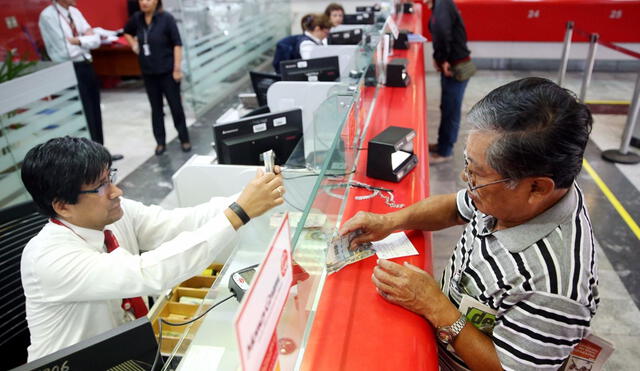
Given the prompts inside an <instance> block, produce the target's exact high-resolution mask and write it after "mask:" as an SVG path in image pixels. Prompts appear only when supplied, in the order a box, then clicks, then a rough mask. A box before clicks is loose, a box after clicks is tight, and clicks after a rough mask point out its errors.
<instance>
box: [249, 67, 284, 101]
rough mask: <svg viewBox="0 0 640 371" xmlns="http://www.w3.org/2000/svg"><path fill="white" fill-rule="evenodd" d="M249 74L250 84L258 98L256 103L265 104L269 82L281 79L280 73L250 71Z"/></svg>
mask: <svg viewBox="0 0 640 371" xmlns="http://www.w3.org/2000/svg"><path fill="white" fill-rule="evenodd" d="M249 76H250V77H251V85H253V91H254V92H255V93H256V98H257V99H258V105H259V106H266V105H267V90H269V86H271V84H273V83H274V82H276V81H280V80H281V78H280V75H276V74H273V73H264V72H256V71H250V72H249Z"/></svg>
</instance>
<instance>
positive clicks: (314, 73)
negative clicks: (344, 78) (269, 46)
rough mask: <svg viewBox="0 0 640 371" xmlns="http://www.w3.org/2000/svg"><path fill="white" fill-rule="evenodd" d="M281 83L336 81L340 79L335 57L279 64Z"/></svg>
mask: <svg viewBox="0 0 640 371" xmlns="http://www.w3.org/2000/svg"><path fill="white" fill-rule="evenodd" d="M280 73H281V74H282V81H336V80H338V79H339V78H340V62H339V60H338V57H337V56H331V57H323V58H311V59H295V60H291V61H282V62H280Z"/></svg>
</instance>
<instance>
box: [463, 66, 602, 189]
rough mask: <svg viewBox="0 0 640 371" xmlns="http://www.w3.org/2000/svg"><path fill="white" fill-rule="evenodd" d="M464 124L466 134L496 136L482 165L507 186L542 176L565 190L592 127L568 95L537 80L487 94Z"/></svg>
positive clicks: (584, 108)
mask: <svg viewBox="0 0 640 371" xmlns="http://www.w3.org/2000/svg"><path fill="white" fill-rule="evenodd" d="M467 120H468V121H469V123H470V124H471V130H476V131H491V132H495V133H497V134H498V137H497V139H496V140H495V141H494V142H493V143H492V144H491V145H490V146H489V148H488V149H487V152H486V160H487V162H488V163H489V165H490V166H491V167H492V168H493V169H495V170H496V171H497V172H498V173H499V174H501V175H502V176H504V177H506V178H510V179H511V180H513V181H518V180H520V179H523V178H527V177H532V176H547V177H550V178H551V179H553V181H554V182H555V186H556V188H568V187H570V186H571V184H572V183H573V181H574V179H575V178H576V177H577V176H578V173H579V172H580V170H581V168H582V157H583V155H584V149H585V147H586V145H587V141H588V140H589V134H590V132H591V127H592V124H593V118H592V117H591V112H590V111H589V108H587V106H586V105H584V104H582V103H580V102H579V101H578V99H577V98H576V96H575V94H574V93H572V92H570V91H569V90H567V89H563V88H562V87H560V86H558V85H557V84H555V83H554V82H552V81H550V80H548V79H544V78H538V77H529V78H524V79H520V80H517V81H513V82H511V83H508V84H506V85H503V86H501V87H499V88H497V89H495V90H493V91H491V92H490V93H489V94H487V96H486V97H484V98H483V99H482V100H480V101H479V102H478V103H476V104H475V105H474V106H473V108H471V111H470V112H469V114H468V115H467Z"/></svg>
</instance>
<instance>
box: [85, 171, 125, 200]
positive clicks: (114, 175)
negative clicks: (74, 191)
mask: <svg viewBox="0 0 640 371" xmlns="http://www.w3.org/2000/svg"><path fill="white" fill-rule="evenodd" d="M117 179H118V169H109V177H108V178H107V180H106V181H105V182H103V183H102V184H100V186H98V188H96V189H90V190H86V191H80V192H78V193H80V194H86V193H97V194H99V195H101V196H103V195H104V194H105V193H106V192H107V188H108V187H109V186H110V185H111V184H115V183H116V180H117Z"/></svg>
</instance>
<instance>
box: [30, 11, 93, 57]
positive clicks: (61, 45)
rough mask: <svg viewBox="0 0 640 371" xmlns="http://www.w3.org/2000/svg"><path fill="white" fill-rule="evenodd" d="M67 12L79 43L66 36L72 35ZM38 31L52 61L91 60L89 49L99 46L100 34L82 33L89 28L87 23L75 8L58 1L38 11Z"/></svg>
mask: <svg viewBox="0 0 640 371" xmlns="http://www.w3.org/2000/svg"><path fill="white" fill-rule="evenodd" d="M69 14H71V18H72V19H73V23H74V24H75V26H76V30H77V31H78V39H79V40H80V45H73V44H71V43H70V42H69V40H68V38H70V37H73V32H72V31H71V25H70V24H69ZM38 26H39V27H40V33H41V34H42V38H43V39H44V45H45V47H46V48H47V53H48V54H49V57H50V58H51V60H52V61H54V62H65V61H69V60H71V61H74V62H81V61H83V60H88V61H90V60H91V52H90V50H91V49H95V48H97V47H99V46H100V36H99V35H97V34H94V35H87V36H84V34H85V33H86V32H87V31H89V30H90V29H91V26H89V23H88V22H87V20H86V19H84V17H83V16H82V13H80V11H79V10H78V9H77V8H74V7H72V6H70V7H69V9H65V8H63V7H62V6H60V5H59V4H58V3H53V4H51V5H49V6H48V7H46V8H45V9H44V10H43V11H42V13H40V20H39V21H38Z"/></svg>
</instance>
